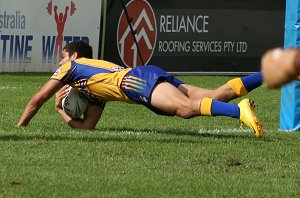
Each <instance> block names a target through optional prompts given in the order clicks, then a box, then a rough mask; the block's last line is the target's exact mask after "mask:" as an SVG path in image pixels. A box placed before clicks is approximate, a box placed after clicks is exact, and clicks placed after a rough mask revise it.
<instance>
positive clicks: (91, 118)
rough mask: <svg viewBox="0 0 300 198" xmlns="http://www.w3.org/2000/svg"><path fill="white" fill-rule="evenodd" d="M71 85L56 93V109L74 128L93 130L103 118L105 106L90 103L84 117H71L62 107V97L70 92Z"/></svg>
mask: <svg viewBox="0 0 300 198" xmlns="http://www.w3.org/2000/svg"><path fill="white" fill-rule="evenodd" d="M68 88H69V86H64V87H62V88H61V89H60V90H59V91H58V92H57V93H56V95H55V96H56V99H55V110H56V111H57V112H58V113H59V115H60V116H61V117H62V119H63V120H64V121H65V122H66V123H68V125H69V126H70V127H72V128H77V129H85V130H91V129H95V127H96V125H97V123H98V121H99V119H100V118H101V115H102V112H103V110H104V107H102V106H100V105H93V104H88V106H87V109H86V111H85V113H84V118H83V119H81V118H71V117H70V116H69V115H68V114H67V113H66V112H65V111H64V110H63V108H62V102H61V101H62V99H63V98H64V97H65V96H66V94H67V93H68Z"/></svg>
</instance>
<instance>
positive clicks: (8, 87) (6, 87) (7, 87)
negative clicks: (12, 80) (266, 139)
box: [0, 86, 17, 89]
mask: <svg viewBox="0 0 300 198" xmlns="http://www.w3.org/2000/svg"><path fill="white" fill-rule="evenodd" d="M16 88H17V87H10V86H5V87H0V89H16Z"/></svg>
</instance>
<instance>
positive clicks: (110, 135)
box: [0, 128, 272, 143]
mask: <svg viewBox="0 0 300 198" xmlns="http://www.w3.org/2000/svg"><path fill="white" fill-rule="evenodd" d="M76 131H77V132H80V130H76ZM84 134H85V131H82V133H74V137H70V136H71V135H72V132H70V133H68V134H66V133H64V134H61V135H57V134H55V135H51V134H49V135H44V134H43V135H39V134H34V135H32V134H26V132H24V133H22V134H9V135H5V134H3V135H0V141H79V142H137V141H139V142H143V141H144V142H145V141H146V142H161V143H180V142H181V143H208V141H207V140H208V139H210V140H211V141H214V139H241V140H244V141H245V140H246V141H247V140H249V141H253V139H255V140H259V139H257V138H256V137H255V136H254V135H253V136H249V135H246V134H245V135H243V134H241V133H239V134H237V133H235V134H230V133H229V132H227V133H226V134H221V132H220V133H198V132H193V131H178V130H153V131H152V130H139V129H132V128H125V129H124V128H123V129H118V128H106V129H102V130H99V129H98V130H93V131H91V133H87V135H84ZM124 134H127V135H124ZM130 134H132V136H131V135H130ZM148 134H164V135H168V136H159V137H153V136H151V137H150V136H148ZM83 135H84V136H83ZM91 135H97V137H91ZM99 135H101V136H99ZM120 135H122V136H120ZM174 137H182V138H180V139H178V138H174ZM189 137H193V138H194V139H191V138H189ZM263 140H264V141H272V140H270V139H263Z"/></svg>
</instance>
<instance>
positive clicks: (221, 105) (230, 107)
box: [200, 98, 240, 118]
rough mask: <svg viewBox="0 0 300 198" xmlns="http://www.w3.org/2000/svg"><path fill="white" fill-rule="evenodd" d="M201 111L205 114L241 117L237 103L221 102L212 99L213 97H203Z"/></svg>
mask: <svg viewBox="0 0 300 198" xmlns="http://www.w3.org/2000/svg"><path fill="white" fill-rule="evenodd" d="M200 113H201V115H204V116H228V117H232V118H240V108H239V107H238V105H237V104H229V103H225V102H220V101H218V100H212V99H211V98H203V99H202V102H201V107H200Z"/></svg>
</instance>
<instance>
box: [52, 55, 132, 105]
mask: <svg viewBox="0 0 300 198" xmlns="http://www.w3.org/2000/svg"><path fill="white" fill-rule="evenodd" d="M130 70H131V68H127V69H124V68H123V67H121V66H119V65H116V64H114V63H110V62H107V61H103V60H94V59H86V58H80V59H76V60H74V61H71V62H68V63H66V64H64V65H63V66H61V67H60V68H59V69H57V70H56V72H55V73H54V74H53V76H52V77H51V79H56V80H59V81H60V82H61V83H62V84H69V85H70V86H72V87H73V88H74V89H76V90H78V91H80V92H82V93H84V94H85V95H86V96H88V97H89V98H90V99H92V100H97V101H124V102H128V103H133V101H132V100H130V99H129V98H128V96H127V95H125V94H124V93H123V91H122V90H121V89H120V86H121V83H122V80H123V78H124V76H125V75H126V74H127V73H128V72H129V71H130Z"/></svg>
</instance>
